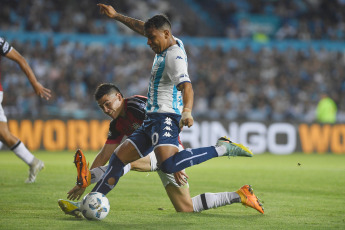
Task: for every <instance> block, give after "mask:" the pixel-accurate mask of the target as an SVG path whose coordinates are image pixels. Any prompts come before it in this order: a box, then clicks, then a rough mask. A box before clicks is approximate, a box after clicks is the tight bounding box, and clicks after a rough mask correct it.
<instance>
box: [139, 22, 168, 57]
mask: <svg viewBox="0 0 345 230" xmlns="http://www.w3.org/2000/svg"><path fill="white" fill-rule="evenodd" d="M145 35H146V37H147V45H149V46H150V47H151V49H152V50H153V52H155V53H156V54H160V53H162V52H163V51H164V50H165V49H167V48H168V47H169V46H168V38H169V31H168V30H159V29H155V28H150V29H147V30H146V31H145Z"/></svg>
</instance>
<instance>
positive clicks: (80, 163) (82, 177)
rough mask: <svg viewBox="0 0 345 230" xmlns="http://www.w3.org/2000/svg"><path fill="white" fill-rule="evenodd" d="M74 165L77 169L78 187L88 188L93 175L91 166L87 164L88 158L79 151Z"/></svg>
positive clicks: (75, 156)
mask: <svg viewBox="0 0 345 230" xmlns="http://www.w3.org/2000/svg"><path fill="white" fill-rule="evenodd" d="M74 164H75V167H77V173H78V175H77V185H79V186H80V187H82V188H86V187H87V186H89V185H90V184H91V173H90V170H89V165H88V164H87V163H86V158H85V156H84V154H83V152H82V151H81V150H80V149H78V150H77V151H76V153H75V155H74Z"/></svg>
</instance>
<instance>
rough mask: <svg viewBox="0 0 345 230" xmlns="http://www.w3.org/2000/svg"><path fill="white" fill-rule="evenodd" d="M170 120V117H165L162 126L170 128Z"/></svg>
mask: <svg viewBox="0 0 345 230" xmlns="http://www.w3.org/2000/svg"><path fill="white" fill-rule="evenodd" d="M171 122H172V120H171V118H170V117H167V118H165V121H164V124H166V125H169V126H172V123H171Z"/></svg>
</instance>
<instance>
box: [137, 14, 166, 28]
mask: <svg viewBox="0 0 345 230" xmlns="http://www.w3.org/2000/svg"><path fill="white" fill-rule="evenodd" d="M163 27H168V28H169V29H171V23H170V21H169V18H168V16H166V15H164V14H158V15H155V16H153V17H152V18H150V19H148V20H147V21H146V22H145V24H144V29H145V30H148V29H152V28H155V29H162V28H163Z"/></svg>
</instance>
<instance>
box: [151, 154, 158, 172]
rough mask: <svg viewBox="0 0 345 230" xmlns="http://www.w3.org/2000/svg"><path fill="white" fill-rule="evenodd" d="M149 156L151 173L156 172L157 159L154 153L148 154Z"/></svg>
mask: <svg viewBox="0 0 345 230" xmlns="http://www.w3.org/2000/svg"><path fill="white" fill-rule="evenodd" d="M149 156H150V161H151V171H152V172H153V171H157V170H158V167H157V158H156V155H155V153H154V152H151V153H150V154H149Z"/></svg>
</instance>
